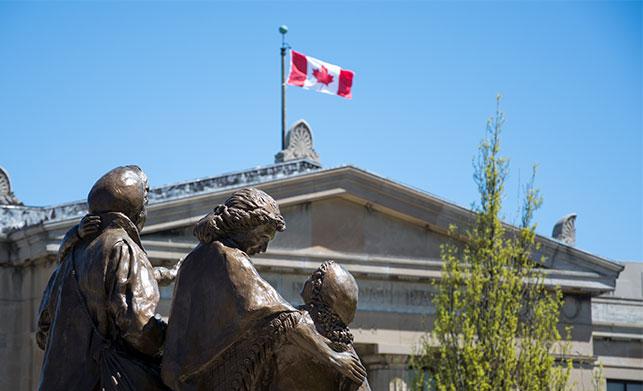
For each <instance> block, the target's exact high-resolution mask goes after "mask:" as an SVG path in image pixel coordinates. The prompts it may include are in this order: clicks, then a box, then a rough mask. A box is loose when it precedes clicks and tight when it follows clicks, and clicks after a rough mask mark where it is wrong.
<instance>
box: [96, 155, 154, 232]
mask: <svg viewBox="0 0 643 391" xmlns="http://www.w3.org/2000/svg"><path fill="white" fill-rule="evenodd" d="M148 191H149V187H148V183H147V175H145V173H144V172H143V170H141V168H140V167H138V166H122V167H116V168H115V169H113V170H111V171H109V172H108V173H107V174H105V175H103V176H102V177H100V179H99V180H97V181H96V183H95V184H94V186H93V187H92V189H91V190H90V191H89V195H87V204H88V205H89V213H92V214H99V213H106V212H120V213H123V214H124V215H125V216H127V217H128V218H129V219H130V220H132V223H134V224H135V225H136V227H137V228H138V230H139V231H140V230H141V229H143V225H145V218H146V216H147V210H146V205H147V201H148V199H147V194H148Z"/></svg>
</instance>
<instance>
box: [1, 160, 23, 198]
mask: <svg viewBox="0 0 643 391" xmlns="http://www.w3.org/2000/svg"><path fill="white" fill-rule="evenodd" d="M0 205H23V203H22V202H20V200H19V199H18V198H16V196H15V195H14V194H13V192H12V191H11V180H10V179H9V173H8V172H7V170H5V169H4V168H2V167H0Z"/></svg>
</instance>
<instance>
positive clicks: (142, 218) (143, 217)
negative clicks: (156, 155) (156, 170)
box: [136, 173, 150, 232]
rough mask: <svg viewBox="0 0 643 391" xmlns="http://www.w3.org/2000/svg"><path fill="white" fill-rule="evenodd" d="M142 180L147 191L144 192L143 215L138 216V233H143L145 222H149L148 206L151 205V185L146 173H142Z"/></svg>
mask: <svg viewBox="0 0 643 391" xmlns="http://www.w3.org/2000/svg"><path fill="white" fill-rule="evenodd" d="M141 178H142V179H143V181H144V183H145V184H144V186H145V190H144V192H143V209H142V210H141V213H140V214H139V215H138V219H137V222H136V228H138V231H139V232H141V231H142V230H143V227H144V226H145V221H146V220H147V204H148V203H149V201H150V200H149V197H148V195H149V192H150V185H149V183H148V181H147V175H145V173H141Z"/></svg>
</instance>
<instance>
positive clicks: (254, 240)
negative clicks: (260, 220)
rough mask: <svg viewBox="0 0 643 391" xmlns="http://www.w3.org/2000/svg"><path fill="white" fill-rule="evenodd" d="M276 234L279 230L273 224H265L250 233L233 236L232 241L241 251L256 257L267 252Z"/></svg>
mask: <svg viewBox="0 0 643 391" xmlns="http://www.w3.org/2000/svg"><path fill="white" fill-rule="evenodd" d="M276 233H277V229H276V228H275V226H274V225H273V224H263V225H260V226H258V227H255V228H254V229H252V230H250V231H246V232H242V233H238V234H235V235H232V237H231V239H232V240H234V241H235V242H236V243H237V244H238V245H239V247H240V250H242V251H245V252H246V254H248V255H254V254H259V253H262V252H265V251H266V249H267V248H268V243H269V242H270V241H271V240H272V239H274V238H275V234H276Z"/></svg>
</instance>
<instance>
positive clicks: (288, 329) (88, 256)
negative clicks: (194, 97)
mask: <svg viewBox="0 0 643 391" xmlns="http://www.w3.org/2000/svg"><path fill="white" fill-rule="evenodd" d="M147 194H148V186H147V177H146V176H145V174H144V173H143V172H142V171H141V169H140V168H138V167H136V166H125V167H118V168H115V169H114V170H112V171H110V172H108V173H107V174H105V175H104V176H103V177H102V178H100V179H99V180H98V181H97V182H96V184H94V186H93V187H92V189H91V191H90V193H89V195H88V205H89V212H90V213H89V214H88V215H87V216H85V217H84V218H83V219H82V220H81V223H80V224H79V225H78V226H76V227H74V228H72V229H71V230H70V231H69V232H67V234H66V235H65V238H64V240H63V243H62V244H61V246H60V250H59V259H58V265H57V268H56V270H55V271H54V273H53V275H52V277H51V278H50V280H49V283H48V285H47V288H46V290H45V292H44V294H43V299H42V302H41V305H40V310H39V319H38V332H37V342H38V346H40V347H41V348H42V349H44V350H45V358H44V362H43V368H42V371H41V377H40V384H39V388H40V389H41V390H166V389H168V388H167V387H168V386H169V387H170V388H171V389H173V390H225V391H228V390H293V389H299V390H358V389H359V390H362V391H364V390H370V388H369V386H368V382H367V381H366V371H365V369H364V367H363V365H362V364H361V362H360V361H359V358H358V357H357V354H356V353H355V350H354V349H353V347H352V341H353V337H352V335H351V333H350V330H349V329H348V327H347V325H348V324H349V323H350V322H351V321H352V319H353V317H354V315H355V310H356V306H357V292H358V290H357V284H356V282H355V279H354V278H353V277H352V276H351V275H350V273H348V272H347V271H346V270H345V269H344V268H342V267H341V266H340V265H338V264H335V263H334V262H332V261H330V262H326V263H324V264H323V265H322V266H321V267H320V268H319V269H318V270H317V271H316V272H315V273H313V275H312V276H311V277H310V278H309V279H308V280H307V281H306V283H305V285H304V289H303V291H302V297H303V299H304V302H305V305H304V306H302V307H301V308H298V309H295V308H294V307H293V306H292V305H291V304H290V303H288V302H287V301H285V300H284V299H283V298H282V297H281V296H280V295H279V293H277V291H276V290H275V289H274V288H273V287H272V286H271V285H270V284H268V283H267V282H266V281H265V280H264V279H262V278H261V276H259V274H258V273H257V270H256V269H255V268H254V266H253V265H252V263H251V262H250V259H249V256H250V255H253V254H257V253H260V252H264V251H266V249H267V247H268V243H269V242H270V241H271V240H272V239H273V238H274V237H275V234H276V233H277V232H280V231H284V230H285V228H286V225H285V222H284V219H283V217H282V216H281V213H280V211H279V208H278V206H277V204H276V202H275V201H274V200H273V199H272V198H271V197H270V196H269V195H267V194H266V193H264V192H262V191H260V190H256V189H252V188H249V189H243V190H240V191H237V192H236V193H234V194H233V195H232V196H231V197H230V198H229V199H228V200H226V202H225V204H224V205H219V206H217V207H216V208H215V210H214V212H212V213H210V214H208V215H207V216H205V217H204V218H203V219H201V220H200V221H199V222H198V223H197V225H196V226H195V228H194V233H195V235H196V237H197V238H198V239H199V244H198V245H197V247H196V248H195V249H194V250H192V252H191V253H190V254H189V255H188V256H187V258H186V259H185V262H183V263H182V264H181V263H179V264H177V265H176V267H174V268H172V269H167V268H154V267H152V265H151V263H150V262H149V260H148V259H147V255H146V253H145V251H144V250H143V247H142V244H141V240H140V236H139V234H140V230H141V229H142V228H143V225H144V223H145V218H146V205H147ZM179 266H181V267H180V269H179ZM177 270H178V273H177ZM175 279H176V286H175V290H174V298H173V302H172V308H171V314H170V323H169V326H167V325H166V324H165V323H164V322H163V321H162V320H161V317H160V316H159V315H158V314H156V312H155V311H156V306H157V304H158V302H159V298H160V295H159V288H158V284H159V283H169V282H172V281H174V280H175ZM166 329H167V330H166ZM166 334H167V338H166ZM162 353H163V357H161V356H162ZM164 382H165V384H164Z"/></svg>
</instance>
